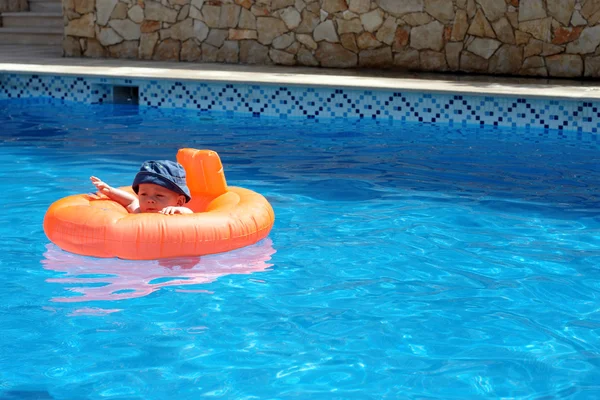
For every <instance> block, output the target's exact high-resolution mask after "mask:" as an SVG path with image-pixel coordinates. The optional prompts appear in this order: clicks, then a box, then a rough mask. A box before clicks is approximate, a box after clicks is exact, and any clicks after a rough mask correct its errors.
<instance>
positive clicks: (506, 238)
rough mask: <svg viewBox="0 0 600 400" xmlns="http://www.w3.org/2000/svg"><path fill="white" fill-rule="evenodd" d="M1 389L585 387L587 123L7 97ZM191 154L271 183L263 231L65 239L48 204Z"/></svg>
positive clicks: (591, 250) (590, 146)
mask: <svg viewBox="0 0 600 400" xmlns="http://www.w3.org/2000/svg"><path fill="white" fill-rule="evenodd" d="M0 126H2V127H3V128H2V131H1V133H0V135H1V140H2V146H0V162H1V163H2V165H3V168H1V169H0V188H1V190H2V194H3V195H2V197H1V200H0V205H1V207H2V210H3V211H4V212H3V213H2V216H1V217H0V236H1V237H2V238H3V240H2V241H0V252H1V254H2V257H1V258H0V267H1V268H2V272H1V273H0V287H2V288H3V290H2V291H0V310H1V316H0V318H1V320H0V321H1V325H2V327H3V329H2V337H1V338H0V347H1V348H2V352H1V353H0V397H4V398H42V399H50V398H55V399H73V398H90V399H96V398H127V399H136V398H137V399H151V398H156V399H165V398H173V397H176V398H183V399H187V398H199V397H203V396H204V397H213V398H214V397H216V398H227V399H232V398H236V399H237V398H240V399H242V398H245V399H250V398H323V399H332V398H339V399H347V398H361V399H362V398H373V399H379V398H439V399H464V398H477V397H494V398H498V397H518V398H538V397H544V396H547V397H562V398H577V399H582V398H595V397H597V396H598V394H599V393H600V385H599V384H598V382H600V372H599V371H600V368H599V366H600V365H599V364H600V358H599V356H598V354H599V351H600V345H599V343H600V341H599V337H598V336H599V335H598V333H599V332H600V312H599V306H598V304H599V302H598V298H599V296H600V275H599V270H598V265H600V234H599V232H600V211H599V210H600V208H599V205H600V192H599V191H598V187H599V183H600V168H599V167H598V166H599V165H600V150H599V143H598V137H597V135H594V134H591V133H588V132H561V131H550V130H535V129H529V130H527V129H511V128H493V127H478V126H448V125H445V124H419V123H412V122H401V121H385V120H384V121H377V120H375V121H372V120H353V121H349V120H345V121H344V120H321V121H314V120H308V121H307V120H297V119H293V118H292V119H287V120H281V119H278V118H277V119H276V118H252V117H243V116H236V117H233V116H231V115H227V114H219V113H206V112H202V113H198V112H193V111H182V110H159V109H148V108H136V107H129V106H117V105H83V104H77V103H61V102H55V101H47V100H27V99H21V100H19V99H17V100H4V101H1V102H0ZM179 147H196V148H211V149H214V150H216V151H218V152H219V154H220V155H221V158H222V160H223V164H224V166H225V171H226V176H227V179H228V182H229V183H230V184H232V185H238V186H244V187H248V188H250V189H252V190H255V191H258V192H260V193H263V194H264V195H265V196H266V197H267V198H268V199H269V201H270V202H271V203H272V205H273V207H274V209H275V213H276V222H275V226H274V228H273V231H272V233H271V235H270V236H269V239H268V240H265V241H263V242H261V243H259V244H257V245H256V246H253V247H250V248H246V249H241V250H239V251H237V252H232V253H228V254H222V255H215V256H208V257H202V258H200V259H193V258H191V259H183V260H173V261H168V262H163V263H162V264H161V263H158V262H156V261H154V262H133V261H120V260H98V259H92V258H86V257H79V256H74V255H69V254H67V253H64V252H61V251H60V250H58V249H57V248H55V247H54V246H52V245H51V244H49V243H48V240H47V239H46V238H45V236H44V234H43V231H42V219H43V215H44V212H45V210H46V208H47V206H48V205H49V204H50V203H51V202H52V201H54V200H55V199H58V198H60V197H63V196H66V195H69V194H74V193H81V192H88V191H91V190H92V187H91V184H90V183H89V181H88V177H89V176H90V175H92V174H95V175H97V176H99V177H101V178H102V179H104V180H106V181H107V182H110V183H112V184H114V185H126V184H129V183H130V181H131V179H132V178H133V175H134V173H135V171H136V170H137V168H138V167H139V164H140V163H141V162H142V161H144V160H146V159H151V158H172V157H174V154H175V151H176V149H177V148H179Z"/></svg>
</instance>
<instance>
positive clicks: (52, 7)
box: [29, 0, 62, 14]
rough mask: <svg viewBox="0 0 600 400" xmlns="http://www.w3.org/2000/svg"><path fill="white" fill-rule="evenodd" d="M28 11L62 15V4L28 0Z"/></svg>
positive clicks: (54, 0) (43, 0)
mask: <svg viewBox="0 0 600 400" xmlns="http://www.w3.org/2000/svg"><path fill="white" fill-rule="evenodd" d="M29 11H32V12H56V13H60V14H62V2H60V1H56V0H29Z"/></svg>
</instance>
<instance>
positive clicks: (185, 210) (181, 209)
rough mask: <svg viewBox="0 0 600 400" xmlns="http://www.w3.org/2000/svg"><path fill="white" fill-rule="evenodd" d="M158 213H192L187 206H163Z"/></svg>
mask: <svg viewBox="0 0 600 400" xmlns="http://www.w3.org/2000/svg"><path fill="white" fill-rule="evenodd" d="M159 213H160V214H165V215H173V214H193V211H192V210H190V209H189V208H187V207H173V206H169V207H165V208H163V209H162V210H160V211H159Z"/></svg>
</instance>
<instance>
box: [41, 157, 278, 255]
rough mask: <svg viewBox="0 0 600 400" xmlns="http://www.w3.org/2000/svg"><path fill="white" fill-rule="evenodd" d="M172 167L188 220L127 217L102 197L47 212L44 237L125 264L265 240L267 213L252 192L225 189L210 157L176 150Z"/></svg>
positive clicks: (74, 199)
mask: <svg viewBox="0 0 600 400" xmlns="http://www.w3.org/2000/svg"><path fill="white" fill-rule="evenodd" d="M177 161H178V162H179V163H180V164H181V165H183V167H184V168H185V170H186V178H187V179H186V180H187V185H188V187H189V189H190V192H191V195H192V200H191V201H190V202H189V203H187V204H186V207H188V208H190V209H191V210H192V211H194V214H184V215H162V214H129V213H128V212H127V210H126V209H125V208H124V207H123V206H121V205H120V204H118V203H116V202H114V201H112V200H109V199H108V198H106V197H105V196H98V195H89V194H78V195H74V196H69V197H65V198H63V199H60V200H58V201H56V202H55V203H53V204H52V205H51V206H50V208H48V211H47V212H46V216H45V217H44V232H45V233H46V236H48V238H49V239H50V240H51V241H52V242H53V243H54V244H56V245H57V246H58V247H60V248H61V249H63V250H66V251H69V252H72V253H76V254H82V255H87V256H94V257H119V258H124V259H130V260H152V259H158V258H167V257H183V256H201V255H205V254H214V253H222V252H225V251H230V250H234V249H237V248H240V247H244V246H248V245H251V244H254V243H256V242H258V241H259V240H261V239H263V238H265V237H267V235H268V234H269V232H270V230H271V228H272V227H273V222H274V220H275V214H274V213H273V208H272V207H271V205H270V204H269V202H268V201H267V200H266V199H265V198H264V197H263V196H262V195H260V194H258V193H256V192H253V191H251V190H248V189H244V188H240V187H232V186H227V183H226V181H225V173H224V172H223V166H222V164H221V160H220V158H219V156H218V154H217V153H216V152H214V151H210V150H195V149H181V150H179V152H178V153H177ZM122 189H125V190H129V191H131V192H132V193H133V191H132V189H131V187H129V188H122Z"/></svg>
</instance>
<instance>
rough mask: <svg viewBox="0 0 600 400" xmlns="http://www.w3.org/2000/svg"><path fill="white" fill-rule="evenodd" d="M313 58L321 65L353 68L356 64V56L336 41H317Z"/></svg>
mask: <svg viewBox="0 0 600 400" xmlns="http://www.w3.org/2000/svg"><path fill="white" fill-rule="evenodd" d="M315 58H316V59H317V61H319V63H320V65H321V66H322V67H331V68H353V67H356V65H357V64H358V56H357V55H356V54H355V53H353V52H351V51H350V50H347V49H345V48H344V47H343V46H342V45H340V44H337V43H329V42H321V43H319V48H318V49H317V51H316V53H315Z"/></svg>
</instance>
